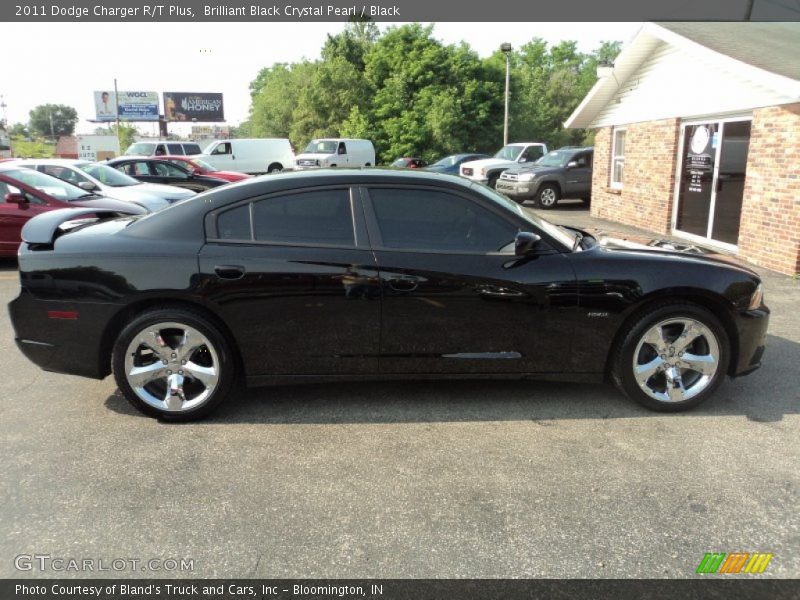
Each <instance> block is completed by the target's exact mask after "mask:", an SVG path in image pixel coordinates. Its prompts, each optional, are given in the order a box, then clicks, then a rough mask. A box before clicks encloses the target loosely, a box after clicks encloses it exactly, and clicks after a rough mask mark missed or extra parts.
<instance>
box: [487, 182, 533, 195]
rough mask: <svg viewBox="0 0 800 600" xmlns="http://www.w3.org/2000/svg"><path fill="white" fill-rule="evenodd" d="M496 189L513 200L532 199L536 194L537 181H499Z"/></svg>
mask: <svg viewBox="0 0 800 600" xmlns="http://www.w3.org/2000/svg"><path fill="white" fill-rule="evenodd" d="M495 189H496V190H497V191H498V192H500V193H501V194H505V195H506V196H509V197H511V198H532V197H533V195H534V193H535V192H536V182H535V181H510V180H508V179H502V178H501V179H498V180H497V186H496V187H495Z"/></svg>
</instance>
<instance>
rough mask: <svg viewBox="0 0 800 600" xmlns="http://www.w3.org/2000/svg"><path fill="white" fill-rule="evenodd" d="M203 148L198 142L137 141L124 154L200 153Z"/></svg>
mask: <svg viewBox="0 0 800 600" xmlns="http://www.w3.org/2000/svg"><path fill="white" fill-rule="evenodd" d="M202 151H203V150H202V149H201V148H200V144H198V143H197V142H178V141H166V140H159V141H153V142H135V143H133V144H131V145H130V146H129V147H128V149H127V150H125V152H124V153H123V156H166V155H168V154H170V155H176V154H177V155H187V154H200V153H201V152H202Z"/></svg>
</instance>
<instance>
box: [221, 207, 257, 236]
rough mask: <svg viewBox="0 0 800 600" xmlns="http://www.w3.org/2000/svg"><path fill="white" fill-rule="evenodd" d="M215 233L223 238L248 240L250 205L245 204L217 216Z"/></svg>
mask: <svg viewBox="0 0 800 600" xmlns="http://www.w3.org/2000/svg"><path fill="white" fill-rule="evenodd" d="M217 235H218V236H219V237H220V238H222V239H223V240H249V239H252V238H251V237H250V205H249V204H245V205H243V206H239V207H238V208H234V209H233V210H229V211H226V212H224V213H222V214H221V215H220V216H219V217H217Z"/></svg>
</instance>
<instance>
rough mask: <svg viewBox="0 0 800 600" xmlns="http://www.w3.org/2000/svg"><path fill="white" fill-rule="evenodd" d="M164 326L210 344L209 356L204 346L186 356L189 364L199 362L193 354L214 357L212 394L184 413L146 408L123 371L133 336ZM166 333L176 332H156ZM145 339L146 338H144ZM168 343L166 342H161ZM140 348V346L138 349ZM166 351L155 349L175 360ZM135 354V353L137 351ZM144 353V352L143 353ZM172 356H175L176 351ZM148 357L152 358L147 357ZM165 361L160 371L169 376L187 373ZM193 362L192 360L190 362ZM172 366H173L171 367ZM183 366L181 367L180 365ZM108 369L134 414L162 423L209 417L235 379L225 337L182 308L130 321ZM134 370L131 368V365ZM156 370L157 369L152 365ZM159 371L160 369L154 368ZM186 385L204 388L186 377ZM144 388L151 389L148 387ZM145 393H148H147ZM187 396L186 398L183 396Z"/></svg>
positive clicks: (233, 361) (200, 316) (152, 312)
mask: <svg viewBox="0 0 800 600" xmlns="http://www.w3.org/2000/svg"><path fill="white" fill-rule="evenodd" d="M164 323H177V324H180V325H184V326H186V327H189V328H192V329H194V330H195V331H196V332H199V334H200V335H201V336H204V337H205V338H206V340H207V341H208V342H209V343H210V344H211V346H212V349H211V352H209V351H208V349H207V348H206V345H205V344H204V345H203V347H201V349H200V350H197V351H195V353H193V354H191V355H188V354H187V356H189V362H190V363H191V362H193V360H194V361H198V364H199V362H200V361H201V359H202V356H201V357H199V358H198V357H197V352H200V353H205V354H206V355H207V356H214V355H215V356H216V365H214V364H213V363H212V366H216V367H217V368H216V371H217V373H218V377H217V379H216V382H215V386H214V388H213V391H212V392H211V393H210V394H209V395H208V397H207V398H205V399H204V400H202V402H200V403H198V404H197V406H194V407H191V408H188V409H180V410H177V411H168V410H167V409H166V408H157V407H156V406H153V405H152V404H149V403H148V402H147V401H145V400H144V399H143V398H142V397H140V396H139V395H138V394H137V393H136V392H135V391H134V389H133V387H132V386H131V384H130V382H129V380H128V371H127V369H126V359H128V358H129V357H128V356H127V353H128V350H129V347H130V346H131V345H132V344H134V340H135V338H136V337H137V336H139V337H140V339H141V338H142V337H143V336H144V334H143V332H144V331H145V330H146V329H148V328H150V327H154V328H155V326H157V325H158V324H164ZM167 331H177V330H175V329H166V328H165V329H162V330H159V332H160V333H164V332H167ZM148 339H149V338H148ZM165 341H167V343H168V340H165ZM139 348H142V346H139ZM163 348H166V350H163V349H159V350H160V351H161V352H163V353H164V356H165V358H167V357H166V355H167V354H171V357H174V356H175V353H172V352H171V351H172V349H171V348H167V346H163ZM137 352H138V351H137ZM145 352H147V350H145ZM176 352H178V351H177V350H176ZM131 357H133V353H131ZM151 357H152V355H151ZM171 357H170V358H167V360H168V361H169V363H168V364H165V366H164V367H163V369H164V370H166V369H170V370H169V371H165V372H169V373H172V369H184V368H186V369H189V368H190V367H182V366H181V365H180V363H179V362H178V360H177V359H173V358H171ZM192 359H193V360H192ZM130 360H136V359H135V358H130ZM158 362H159V361H158V360H151V362H150V363H149V364H151V365H156V363H158ZM173 363H174V364H173ZM184 364H185V363H184ZM111 365H112V370H113V372H114V379H115V380H116V382H117V386H118V387H119V389H120V391H121V392H122V394H123V395H124V396H125V398H126V399H127V400H128V402H130V403H131V404H132V405H133V406H134V407H135V408H136V409H137V410H139V411H141V412H143V413H144V414H146V415H149V416H151V417H157V418H159V419H163V420H165V421H194V420H197V419H201V418H203V417H205V416H207V415H208V414H210V413H211V412H212V411H213V410H214V409H216V408H217V406H219V405H220V403H222V402H223V401H224V400H225V399H226V398H227V397H228V396H229V395H230V392H231V389H232V386H233V384H234V381H235V379H236V371H237V368H236V359H235V356H234V354H233V352H232V350H231V344H230V342H229V341H228V340H227V338H226V336H225V335H224V334H223V333H222V332H221V331H220V329H219V328H218V327H217V326H216V325H215V324H214V323H213V322H212V321H211V320H210V319H209V318H208V317H206V316H205V315H204V314H203V313H202V312H201V311H195V310H191V309H186V308H156V309H151V310H148V311H146V312H144V313H142V314H141V315H139V316H137V317H136V318H134V319H133V320H132V321H130V322H129V323H128V324H127V325H126V326H125V327H124V328H123V329H122V331H121V332H120V334H119V336H118V337H117V340H116V342H115V343H114V348H113V354H112V358H111ZM134 366H135V365H134ZM156 367H157V365H156ZM157 368H159V369H160V367H157ZM180 373H181V375H182V376H183V373H184V371H182V370H181V371H180ZM185 381H186V383H187V385H192V386H195V389H199V388H200V387H203V388H205V386H202V384H200V383H197V382H198V381H199V380H193V379H192V378H191V377H189V376H187V378H186V380H185ZM152 384H154V385H160V384H158V383H156V382H155V380H154V382H152ZM147 385H151V383H148V384H147ZM180 385H181V393H183V392H184V388H183V383H181V384H180ZM166 386H167V384H166V383H165V385H164V389H166ZM147 393H149V392H147ZM187 395H188V394H187Z"/></svg>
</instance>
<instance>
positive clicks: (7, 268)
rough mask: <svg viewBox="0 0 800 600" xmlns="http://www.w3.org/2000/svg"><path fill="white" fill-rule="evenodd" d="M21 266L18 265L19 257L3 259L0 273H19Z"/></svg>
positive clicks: (0, 263)
mask: <svg viewBox="0 0 800 600" xmlns="http://www.w3.org/2000/svg"><path fill="white" fill-rule="evenodd" d="M18 269H19V265H18V264H17V257H16V256H13V257H8V256H7V257H3V258H0V273H6V272H8V273H12V272H13V273H14V274H16V273H17V270H18Z"/></svg>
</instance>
